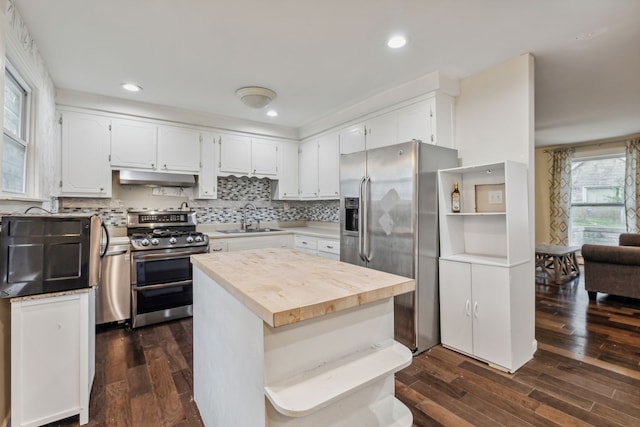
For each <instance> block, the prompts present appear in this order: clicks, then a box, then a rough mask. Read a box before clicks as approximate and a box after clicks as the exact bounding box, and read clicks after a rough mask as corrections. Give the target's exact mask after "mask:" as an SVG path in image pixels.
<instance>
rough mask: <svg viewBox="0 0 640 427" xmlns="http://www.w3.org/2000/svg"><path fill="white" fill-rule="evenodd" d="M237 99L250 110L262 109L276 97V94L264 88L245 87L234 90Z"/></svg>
mask: <svg viewBox="0 0 640 427" xmlns="http://www.w3.org/2000/svg"><path fill="white" fill-rule="evenodd" d="M236 95H238V98H240V99H241V100H242V102H244V103H245V105H247V106H249V107H251V108H264V107H266V106H267V105H269V103H270V102H271V101H273V99H274V98H275V97H276V93H275V92H274V91H272V90H271V89H267V88H266V87H258V86H247V87H241V88H240V89H238V90H236Z"/></svg>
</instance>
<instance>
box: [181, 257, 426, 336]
mask: <svg viewBox="0 0 640 427" xmlns="http://www.w3.org/2000/svg"><path fill="white" fill-rule="evenodd" d="M191 262H192V263H193V265H194V266H196V267H198V268H199V269H200V270H201V271H202V272H203V273H205V274H206V275H207V276H209V277H210V278H211V279H213V280H214V281H215V282H217V283H218V284H219V285H220V286H222V287H223V288H224V289H226V290H227V291H228V292H229V293H230V294H232V295H233V296H234V297H235V298H237V299H238V300H239V301H240V302H242V303H243V304H244V305H245V306H246V307H247V308H249V309H250V310H251V311H253V312H254V313H255V314H256V315H257V316H258V317H260V318H261V319H262V320H263V321H264V322H265V323H266V324H268V325H269V326H271V327H279V326H284V325H288V324H292V323H296V322H300V321H302V320H307V319H313V318H316V317H319V316H324V315H326V314H329V313H333V312H337V311H341V310H346V309H348V308H352V307H357V306H360V305H363V304H368V303H372V302H375V301H379V300H383V299H386V298H390V297H393V296H396V295H400V294H404V293H407V292H411V291H413V290H415V281H414V280H413V279H409V278H406V277H401V276H397V275H394V274H389V273H384V272H381V271H376V270H372V269H366V268H362V267H358V266H355V265H352V264H348V263H344V262H340V261H334V260H330V259H326V258H321V257H317V256H314V255H310V254H306V253H302V252H299V251H295V250H292V249H285V248H274V249H255V250H248V251H238V252H225V253H210V254H198V255H192V256H191Z"/></svg>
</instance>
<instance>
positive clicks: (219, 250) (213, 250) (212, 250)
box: [211, 248, 222, 252]
mask: <svg viewBox="0 0 640 427" xmlns="http://www.w3.org/2000/svg"><path fill="white" fill-rule="evenodd" d="M211 252H222V248H211Z"/></svg>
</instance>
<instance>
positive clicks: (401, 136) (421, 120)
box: [395, 98, 436, 144]
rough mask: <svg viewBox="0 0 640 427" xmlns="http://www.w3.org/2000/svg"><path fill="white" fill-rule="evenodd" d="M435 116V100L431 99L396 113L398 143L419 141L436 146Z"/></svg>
mask: <svg viewBox="0 0 640 427" xmlns="http://www.w3.org/2000/svg"><path fill="white" fill-rule="evenodd" d="M434 115H435V98H430V99H427V100H425V101H421V102H418V103H415V104H412V105H408V106H406V107H403V108H400V109H399V110H397V111H396V112H395V126H396V130H395V137H396V140H397V141H398V142H406V141H411V140H413V139H417V140H420V141H423V142H426V143H429V144H435V141H436V136H435V133H434V132H433V130H432V128H433V125H432V123H433V121H434Z"/></svg>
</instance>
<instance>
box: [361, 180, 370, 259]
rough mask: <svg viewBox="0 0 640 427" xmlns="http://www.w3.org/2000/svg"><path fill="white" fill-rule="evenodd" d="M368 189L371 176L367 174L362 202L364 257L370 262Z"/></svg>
mask: <svg viewBox="0 0 640 427" xmlns="http://www.w3.org/2000/svg"><path fill="white" fill-rule="evenodd" d="M370 189H371V177H370V176H368V175H367V177H366V178H365V180H364V191H363V193H364V195H365V202H364V221H363V222H364V245H363V246H364V250H363V252H364V259H365V260H366V261H367V262H371V253H370V249H371V248H370V247H369V233H370V230H369V193H370Z"/></svg>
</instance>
